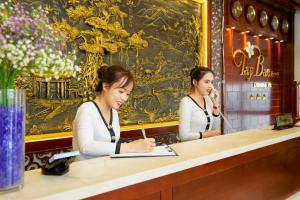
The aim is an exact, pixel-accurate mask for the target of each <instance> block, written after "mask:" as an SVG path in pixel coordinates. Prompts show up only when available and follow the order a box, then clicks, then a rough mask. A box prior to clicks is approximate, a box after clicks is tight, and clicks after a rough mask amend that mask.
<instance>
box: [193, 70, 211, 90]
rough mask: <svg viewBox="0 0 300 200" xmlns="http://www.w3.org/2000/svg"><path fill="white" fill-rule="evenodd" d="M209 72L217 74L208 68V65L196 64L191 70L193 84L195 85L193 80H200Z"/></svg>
mask: <svg viewBox="0 0 300 200" xmlns="http://www.w3.org/2000/svg"><path fill="white" fill-rule="evenodd" d="M207 73H212V74H213V76H215V73H214V72H213V71H212V70H211V69H209V68H207V67H202V66H195V67H194V68H193V69H192V70H191V72H190V77H191V86H192V87H195V86H194V83H193V80H196V81H199V80H201V79H202V78H203V76H204V75H206V74H207Z"/></svg>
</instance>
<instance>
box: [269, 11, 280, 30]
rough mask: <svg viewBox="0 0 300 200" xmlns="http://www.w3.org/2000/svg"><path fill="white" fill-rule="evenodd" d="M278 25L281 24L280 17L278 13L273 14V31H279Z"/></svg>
mask: <svg viewBox="0 0 300 200" xmlns="http://www.w3.org/2000/svg"><path fill="white" fill-rule="evenodd" d="M278 26H279V20H278V17H277V16H276V15H273V17H272V19H271V27H272V29H273V31H277V30H278Z"/></svg>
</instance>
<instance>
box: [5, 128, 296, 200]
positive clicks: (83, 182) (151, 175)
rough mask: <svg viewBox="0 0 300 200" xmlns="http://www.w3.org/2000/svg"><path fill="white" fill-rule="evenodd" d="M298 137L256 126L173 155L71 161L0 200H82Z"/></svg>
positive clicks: (37, 173)
mask: <svg viewBox="0 0 300 200" xmlns="http://www.w3.org/2000/svg"><path fill="white" fill-rule="evenodd" d="M298 137H300V128H291V129H286V130H282V131H274V130H271V127H267V128H258V129H252V130H246V131H241V132H237V133H232V134H228V135H222V136H218V137H213V138H207V139H203V140H195V141H190V142H183V143H178V144H173V145H171V147H172V148H173V149H174V150H175V151H176V152H177V153H178V155H179V156H175V157H155V158H126V159H125V158H122V159H111V158H109V157H100V158H96V159H91V160H86V161H80V162H74V163H72V164H71V166H70V172H68V173H67V174H65V175H63V176H45V175H42V174H41V170H40V169H38V170H32V171H27V172H25V182H24V188H23V189H22V190H20V191H18V192H13V193H8V194H1V195H0V200H2V199H5V200H8V199H24V200H25V199H64V200H65V199H82V198H86V197H90V196H93V195H97V194H102V193H105V192H109V191H112V190H115V189H118V188H123V187H126V186H130V185H133V184H137V183H141V182H144V181H147V180H150V179H155V178H158V177H161V176H165V175H169V174H172V173H176V172H179V171H182V170H186V169H190V168H193V167H195V166H199V165H203V164H206V163H211V162H214V161H217V160H220V159H224V158H228V157H231V156H235V155H238V154H242V153H245V152H249V151H252V150H255V149H259V148H262V147H266V146H269V145H272V144H277V143H280V142H284V141H288V140H291V139H294V138H298Z"/></svg>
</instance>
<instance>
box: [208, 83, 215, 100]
mask: <svg viewBox="0 0 300 200" xmlns="http://www.w3.org/2000/svg"><path fill="white" fill-rule="evenodd" d="M214 90H215V88H214V86H212V88H211V91H210V93H209V95H208V96H209V98H210V100H211V101H212V103H214V101H215V93H214Z"/></svg>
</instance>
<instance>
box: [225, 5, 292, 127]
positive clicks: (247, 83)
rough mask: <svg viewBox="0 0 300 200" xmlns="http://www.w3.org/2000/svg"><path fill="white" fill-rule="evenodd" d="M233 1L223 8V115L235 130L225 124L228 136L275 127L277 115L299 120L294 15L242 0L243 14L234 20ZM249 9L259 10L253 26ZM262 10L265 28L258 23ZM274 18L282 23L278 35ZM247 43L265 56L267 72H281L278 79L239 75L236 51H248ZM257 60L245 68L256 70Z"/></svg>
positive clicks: (248, 62)
mask: <svg viewBox="0 0 300 200" xmlns="http://www.w3.org/2000/svg"><path fill="white" fill-rule="evenodd" d="M234 1H236V0H225V3H224V5H226V6H225V8H224V13H225V29H224V69H223V71H224V73H223V79H224V81H225V84H224V87H223V94H224V99H223V102H224V113H225V115H226V116H227V118H228V120H229V123H230V124H231V126H232V128H233V130H232V129H231V128H230V127H229V126H228V125H226V124H224V132H225V133H227V132H233V131H239V130H244V129H250V128H257V127H262V126H266V125H269V124H272V123H274V121H275V116H276V114H279V113H285V112H291V113H292V114H293V116H296V108H295V105H296V87H295V84H294V82H293V73H294V70H293V68H294V65H293V61H294V57H293V53H294V52H293V48H294V46H293V41H294V39H293V33H292V32H293V23H294V22H293V11H292V10H285V11H283V10H280V9H279V8H276V7H275V6H272V2H270V4H267V3H265V2H260V1H251V0H240V2H241V4H242V6H243V14H242V15H241V17H239V18H234V17H233V15H232V13H231V6H232V2H234ZM249 5H252V6H253V7H254V8H255V10H256V18H255V20H254V21H253V22H252V23H250V22H248V20H247V19H246V10H247V7H248V6H249ZM263 9H264V10H266V11H267V13H268V15H269V23H268V24H267V25H266V26H265V27H262V26H261V25H260V23H259V13H260V12H261V10H263ZM273 15H277V16H278V19H279V21H280V24H279V29H278V30H277V31H273V30H272V28H271V26H270V19H271V17H272V16H273ZM282 19H288V20H289V24H290V26H289V28H290V30H289V32H288V33H286V34H284V33H283V32H282V30H281V21H282ZM232 27H234V29H233V28H232ZM246 31H247V32H246ZM260 34H261V36H259V35H260ZM271 37H272V39H271ZM280 41H281V42H280ZM247 42H250V43H251V44H252V45H257V46H258V47H259V48H260V52H261V54H262V55H263V56H264V62H263V66H264V68H265V69H266V68H269V69H271V70H272V71H278V72H279V74H280V77H279V78H268V77H258V76H253V77H251V79H250V80H247V79H246V77H245V76H241V75H240V73H241V69H240V68H238V67H236V66H235V65H234V62H233V53H234V51H235V50H237V49H244V48H245V47H247ZM257 56H258V53H257V52H256V51H255V54H254V56H253V57H252V58H251V59H247V61H246V66H251V67H255V66H256V58H257ZM253 82H270V83H271V84H272V87H271V88H267V87H265V88H257V87H253V86H252V83H253Z"/></svg>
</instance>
